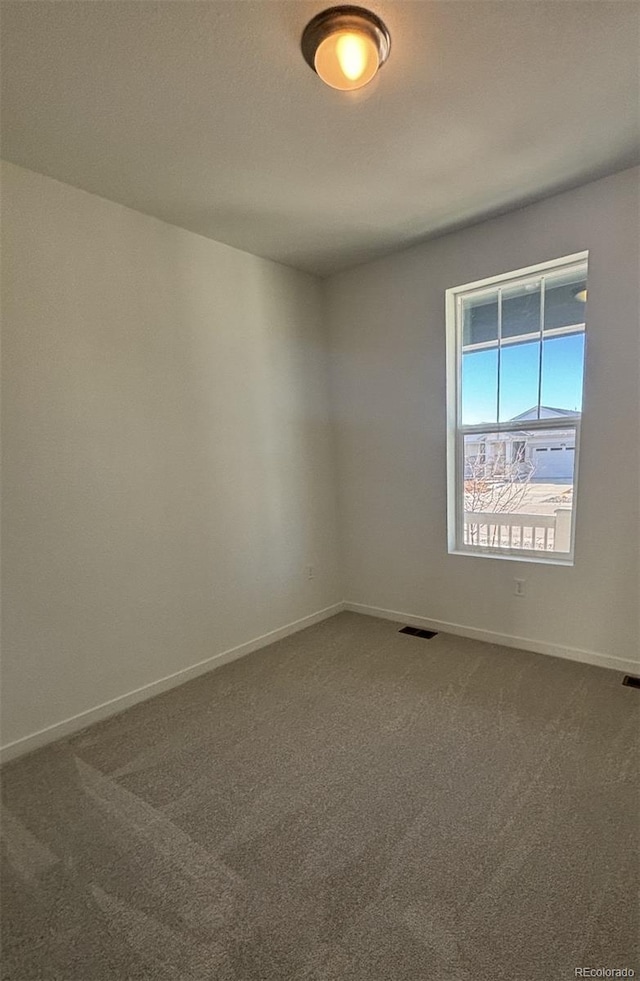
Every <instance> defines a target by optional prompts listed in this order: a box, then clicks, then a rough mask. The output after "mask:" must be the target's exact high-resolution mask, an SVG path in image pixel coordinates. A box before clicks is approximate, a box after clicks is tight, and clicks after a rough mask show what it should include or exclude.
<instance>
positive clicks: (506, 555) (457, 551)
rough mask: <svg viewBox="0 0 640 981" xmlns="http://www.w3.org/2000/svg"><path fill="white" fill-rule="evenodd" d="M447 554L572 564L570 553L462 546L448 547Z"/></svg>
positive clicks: (511, 560) (535, 562)
mask: <svg viewBox="0 0 640 981" xmlns="http://www.w3.org/2000/svg"><path fill="white" fill-rule="evenodd" d="M449 555H463V556H465V558H476V559H500V560H501V561H502V560H505V559H506V561H507V562H528V563H534V564H535V565H564V566H570V567H571V566H573V565H574V559H573V556H572V555H567V556H566V558H560V554H557V555H553V558H552V557H551V555H549V556H546V555H544V554H542V555H535V556H534V555H531V553H530V552H529V553H525V552H516V553H513V552H498V551H493V550H492V551H490V552H489V551H486V552H483V551H481V550H480V549H462V548H450V549H449Z"/></svg>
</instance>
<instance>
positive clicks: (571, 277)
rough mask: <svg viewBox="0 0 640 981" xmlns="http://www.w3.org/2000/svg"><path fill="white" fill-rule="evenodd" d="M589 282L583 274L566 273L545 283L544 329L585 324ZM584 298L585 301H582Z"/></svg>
mask: <svg viewBox="0 0 640 981" xmlns="http://www.w3.org/2000/svg"><path fill="white" fill-rule="evenodd" d="M586 289H587V280H586V277H585V275H584V274H583V273H576V271H575V270H574V271H573V272H569V273H564V274H562V275H561V276H555V277H549V279H548V280H546V281H545V292H544V329H545V330H552V329H554V328H556V327H569V326H572V325H574V324H584V322H585V318H586V308H587V305H586ZM580 297H583V299H580Z"/></svg>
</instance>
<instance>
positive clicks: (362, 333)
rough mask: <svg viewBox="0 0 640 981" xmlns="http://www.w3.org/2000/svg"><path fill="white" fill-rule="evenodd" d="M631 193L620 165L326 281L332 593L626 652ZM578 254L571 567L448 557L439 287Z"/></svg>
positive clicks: (630, 628)
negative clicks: (577, 416)
mask: <svg viewBox="0 0 640 981" xmlns="http://www.w3.org/2000/svg"><path fill="white" fill-rule="evenodd" d="M638 193H639V172H638V170H637V169H636V170H628V171H625V172H622V173H620V174H617V175H614V176H612V177H609V178H606V179H604V180H600V181H597V182H594V183H592V184H589V185H585V186H583V187H581V188H579V189H577V190H574V191H570V192H567V193H564V194H561V195H558V196H556V197H554V198H551V199H548V200H547V201H544V202H542V203H539V204H535V205H531V206H529V207H526V208H523V209H521V210H519V211H516V212H513V213H511V214H509V215H506V216H504V217H501V218H497V219H494V220H491V221H487V222H484V223H482V224H479V225H476V226H474V227H472V228H468V229H466V230H462V231H459V232H456V233H452V234H450V235H447V236H446V237H443V238H440V239H437V240H434V241H432V242H430V243H426V244H423V245H421V246H416V247H414V248H412V249H410V250H407V251H404V252H402V253H398V254H396V255H394V256H391V257H390V258H387V259H383V260H380V261H376V262H372V263H370V264H368V265H365V266H361V267H359V268H357V269H354V270H352V271H348V272H345V273H342V274H340V275H337V276H334V277H332V278H331V279H330V280H329V281H328V282H327V284H326V291H327V304H328V316H329V320H330V326H331V339H332V364H333V404H334V412H335V422H336V427H337V432H338V467H339V488H340V498H339V500H340V513H341V541H342V549H343V558H344V572H345V579H346V584H345V599H346V600H347V601H351V602H352V603H358V604H363V605H364V606H369V607H375V608H380V609H386V610H391V611H399V612H401V613H406V614H413V615H415V616H418V617H420V616H422V617H426V618H428V619H430V620H434V621H441V622H444V623H450V624H456V625H459V626H462V627H468V628H471V629H472V630H474V631H488V632H489V633H493V634H499V635H508V636H512V637H513V636H515V637H519V638H524V639H529V640H532V641H533V642H534V643H533V645H532V646H533V647H536V646H537V647H538V649H548V648H550V647H551V648H552V647H553V646H554V645H555V646H556V647H558V648H577V649H578V651H579V652H595V653H596V654H603V655H605V656H608V657H609V658H622V659H627V661H629V660H631V661H634V659H638V658H639V657H640V654H639V652H638V648H639V637H638V607H639V605H640V603H639V601H640V593H639V588H638V553H639V538H638V500H639V495H638V442H639V440H638V422H639V406H638V371H639V364H640V359H639V346H638V338H639V317H638V283H639V273H640V264H639V262H640V260H639V255H638V231H639V228H640V223H639V214H638ZM583 249H589V250H590V259H589V305H588V313H587V317H588V325H587V332H588V337H587V369H586V381H585V402H584V414H583V427H582V429H583V431H582V445H581V456H580V483H579V492H578V501H577V540H576V561H575V566H574V567H573V568H566V567H556V566H544V565H539V564H530V563H522V562H513V561H504V560H500V559H485V558H479V557H475V556H474V557H461V556H452V555H448V554H447V528H446V464H445V454H446V415H445V327H444V291H445V289H447V288H448V287H452V286H459V285H461V284H463V283H468V282H472V281H474V280H479V279H483V278H485V277H488V276H494V275H497V274H500V273H504V272H508V271H509V270H513V269H518V268H521V267H524V266H529V265H532V264H534V263H538V262H543V261H545V260H547V259H553V258H556V257H559V256H563V255H568V254H571V253H575V252H580V251H582V250H583ZM514 577H518V578H523V579H526V581H527V596H526V597H524V598H517V597H515V596H514V595H513V579H514ZM611 663H612V664H613V663H616V662H613V661H612V662H611Z"/></svg>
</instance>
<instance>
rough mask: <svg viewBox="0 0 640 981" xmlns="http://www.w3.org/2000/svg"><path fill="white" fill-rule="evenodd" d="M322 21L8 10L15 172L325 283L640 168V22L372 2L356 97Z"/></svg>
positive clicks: (6, 144)
mask: <svg viewBox="0 0 640 981" xmlns="http://www.w3.org/2000/svg"><path fill="white" fill-rule="evenodd" d="M331 5H332V4H331V0H329V2H327V3H318V2H307V0H289V2H280V0H258V2H254V0H226V2H220V0H204V2H194V0H191V2H190V0H186V2H181V0H178V2H174V0H159V2H156V0H142V2H138V0H124V2H120V0H93V2H86V0H80V2H50V0H44V2H42V0H17V2H11V0H5V2H4V3H3V5H2V76H3V93H2V125H3V143H2V148H3V156H4V157H5V158H6V159H8V160H11V161H13V162H15V163H18V164H22V165H23V166H25V167H29V168H31V169H33V170H37V171H40V172H41V173H44V174H48V175H50V176H52V177H56V178H58V179H60V180H63V181H66V182H68V183H69V184H74V185H76V186H78V187H81V188H84V189H86V190H88V191H92V192H94V193H95V194H100V195H102V196H104V197H106V198H111V199H112V200H114V201H119V202H122V203H123V204H126V205H129V206H130V207H132V208H137V209H138V210H140V211H143V212H146V213H148V214H151V215H156V216H157V217H159V218H163V219H164V220H165V221H169V222H172V223H174V224H176V225H182V226H183V227H185V228H189V229H192V230H193V231H195V232H200V233H201V234H202V235H206V236H209V237H210V238H214V239H217V240H218V241H221V242H226V243H228V244H229V245H234V246H236V247H238V248H241V249H245V250H247V251H249V252H254V253H256V254H257V255H262V256H268V257H270V258H273V259H276V260H279V261H281V262H284V263H287V264H289V265H293V266H297V267H299V268H302V269H306V270H309V271H311V272H315V273H320V274H322V275H325V274H328V273H331V272H333V271H335V270H338V269H341V268H346V267H347V266H349V265H354V264H356V263H358V262H362V261H365V260H367V259H369V258H372V257H374V256H377V255H381V254H384V253H387V252H390V251H393V250H395V249H397V248H400V247H402V246H405V245H408V244H410V243H412V242H415V241H417V240H419V239H421V238H426V237H428V236H433V235H435V234H438V233H441V232H443V231H445V230H447V229H451V228H454V227H459V226H460V225H463V224H466V223H470V222H473V221H476V220H479V219H480V218H482V217H485V216H487V215H491V214H497V213H499V212H501V211H505V210H508V209H510V208H513V207H517V206H518V205H520V204H522V203H525V202H528V201H531V200H534V199H536V198H540V197H543V196H545V195H548V194H550V193H553V192H554V191H557V190H559V189H562V188H565V187H571V186H574V185H576V184H579V183H582V182H584V181H587V180H590V179H592V178H595V177H599V176H602V175H604V174H607V173H611V172H613V171H615V170H619V169H622V168H624V167H627V166H631V165H632V164H635V163H637V162H638V161H639V160H640V150H639V143H640V126H639V76H640V4H638V3H637V2H635V0H633V2H623V0H614V2H606V0H551V2H546V0H545V2H540V0H497V2H486V0H471V2H466V0H441V2H430V0H418V2H404V0H402V2H397V0H394V2H389V0H372V2H371V3H370V8H371V9H372V10H374V11H375V12H376V13H377V14H379V15H380V16H381V17H382V18H383V20H384V21H385V22H386V23H387V26H388V27H389V29H390V31H391V36H392V50H391V55H390V58H389V61H388V63H387V64H386V66H385V67H384V68H383V69H382V71H381V72H380V74H379V76H378V77H377V79H376V80H375V81H374V82H373V83H372V84H371V85H370V86H368V87H367V88H365V89H362V90H361V91H360V92H359V93H358V92H355V93H339V92H336V91H334V90H332V89H329V88H327V87H326V86H325V85H323V84H322V83H321V82H320V80H319V79H318V78H317V77H316V76H315V75H314V73H313V72H312V71H311V70H310V69H309V68H308V67H307V65H306V64H305V62H304V61H303V59H302V55H301V53H300V48H299V38H300V34H301V33H302V29H303V27H304V26H305V24H306V22H307V21H308V20H309V19H310V18H311V17H312V16H313V15H314V14H315V13H317V12H318V11H319V10H322V9H324V7H325V6H331Z"/></svg>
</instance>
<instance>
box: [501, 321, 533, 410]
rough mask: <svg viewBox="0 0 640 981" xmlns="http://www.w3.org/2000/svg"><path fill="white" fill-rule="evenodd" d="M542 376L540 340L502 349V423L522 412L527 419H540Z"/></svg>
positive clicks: (510, 345)
mask: <svg viewBox="0 0 640 981" xmlns="http://www.w3.org/2000/svg"><path fill="white" fill-rule="evenodd" d="M539 375H540V341H539V340H536V341H528V342H527V343H526V344H509V345H508V346H507V347H503V348H501V350H500V416H499V422H507V421H508V420H510V419H514V418H515V417H516V416H519V415H521V414H522V413H526V417H527V418H528V419H537V417H538V382H539Z"/></svg>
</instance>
